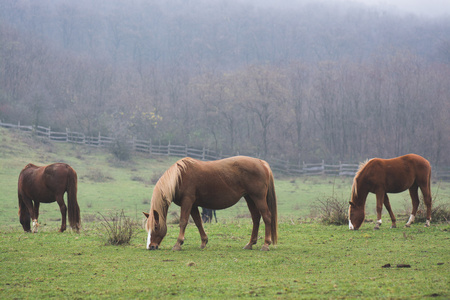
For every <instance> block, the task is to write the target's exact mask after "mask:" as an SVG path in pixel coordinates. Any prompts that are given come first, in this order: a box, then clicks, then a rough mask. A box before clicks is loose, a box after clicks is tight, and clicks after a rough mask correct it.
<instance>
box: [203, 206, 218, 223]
mask: <svg viewBox="0 0 450 300" xmlns="http://www.w3.org/2000/svg"><path fill="white" fill-rule="evenodd" d="M213 215H214V218H215V219H216V223H217V216H216V210H215V209H209V208H204V207H202V220H203V223H211V222H212V219H213Z"/></svg>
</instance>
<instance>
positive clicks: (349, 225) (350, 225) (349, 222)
mask: <svg viewBox="0 0 450 300" xmlns="http://www.w3.org/2000/svg"><path fill="white" fill-rule="evenodd" d="M348 229H350V230H353V229H355V227H353V224H352V221H350V219H348Z"/></svg>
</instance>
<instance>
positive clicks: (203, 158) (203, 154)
mask: <svg viewBox="0 0 450 300" xmlns="http://www.w3.org/2000/svg"><path fill="white" fill-rule="evenodd" d="M202 160H205V146H203V153H202Z"/></svg>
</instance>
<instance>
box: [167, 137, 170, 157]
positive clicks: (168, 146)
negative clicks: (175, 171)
mask: <svg viewBox="0 0 450 300" xmlns="http://www.w3.org/2000/svg"><path fill="white" fill-rule="evenodd" d="M167 155H168V156H170V141H169V145H167Z"/></svg>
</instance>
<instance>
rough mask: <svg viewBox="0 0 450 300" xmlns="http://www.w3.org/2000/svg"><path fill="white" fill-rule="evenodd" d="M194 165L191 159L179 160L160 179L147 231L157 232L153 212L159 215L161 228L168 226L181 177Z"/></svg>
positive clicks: (151, 207)
mask: <svg viewBox="0 0 450 300" xmlns="http://www.w3.org/2000/svg"><path fill="white" fill-rule="evenodd" d="M190 163H194V160H193V159H192V158H189V157H185V158H183V159H180V160H178V161H177V162H176V163H174V164H173V165H172V166H170V168H169V169H167V170H166V171H165V172H164V174H163V175H162V176H161V177H160V178H159V180H158V182H157V183H156V185H155V188H154V189H153V195H152V200H151V204H150V215H149V217H148V219H149V220H148V222H147V224H146V228H147V231H148V230H150V229H152V230H155V220H154V214H153V211H156V212H157V213H158V214H159V223H160V225H161V226H166V217H167V211H168V210H169V206H170V204H171V203H172V201H173V198H174V197H175V195H176V193H177V191H178V189H179V186H180V183H181V175H182V173H183V172H185V171H186V169H187V167H188V164H190Z"/></svg>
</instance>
